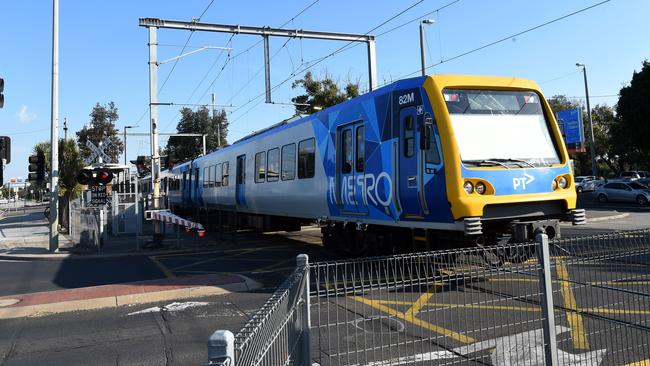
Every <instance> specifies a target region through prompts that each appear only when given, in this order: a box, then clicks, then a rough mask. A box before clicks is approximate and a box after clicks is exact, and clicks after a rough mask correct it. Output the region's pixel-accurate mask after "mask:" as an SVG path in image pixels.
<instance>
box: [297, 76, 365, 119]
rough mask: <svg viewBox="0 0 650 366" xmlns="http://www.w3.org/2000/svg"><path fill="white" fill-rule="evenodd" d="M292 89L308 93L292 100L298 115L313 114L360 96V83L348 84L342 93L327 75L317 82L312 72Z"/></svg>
mask: <svg viewBox="0 0 650 366" xmlns="http://www.w3.org/2000/svg"><path fill="white" fill-rule="evenodd" d="M291 87H292V88H298V87H302V88H303V89H304V90H305V93H306V94H302V95H298V96H296V97H294V98H291V101H292V102H293V103H295V104H296V114H312V113H314V112H316V111H318V110H320V109H323V108H327V107H331V106H333V105H336V104H339V103H341V102H344V101H346V100H348V99H350V98H354V97H356V96H358V95H359V82H358V81H357V82H356V83H353V82H348V83H347V85H346V86H345V89H344V91H341V90H339V87H338V85H337V84H336V82H334V81H333V80H332V78H331V77H330V76H329V75H328V74H327V73H326V74H325V76H324V77H323V78H322V79H320V80H316V79H314V76H313V75H312V73H311V71H307V73H306V74H305V77H303V78H302V79H298V80H295V81H294V82H293V85H292V86H291Z"/></svg>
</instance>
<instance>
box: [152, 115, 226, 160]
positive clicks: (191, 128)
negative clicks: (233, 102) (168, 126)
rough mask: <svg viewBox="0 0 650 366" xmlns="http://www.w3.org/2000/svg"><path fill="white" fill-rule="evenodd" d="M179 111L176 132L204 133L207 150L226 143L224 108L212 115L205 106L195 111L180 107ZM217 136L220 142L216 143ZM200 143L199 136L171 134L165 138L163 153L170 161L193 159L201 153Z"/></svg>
mask: <svg viewBox="0 0 650 366" xmlns="http://www.w3.org/2000/svg"><path fill="white" fill-rule="evenodd" d="M180 112H181V120H180V121H179V122H178V125H177V126H176V131H177V132H178V133H198V134H205V135H206V138H205V140H206V141H205V142H206V150H207V151H210V150H214V149H216V148H217V147H218V146H225V145H227V141H228V140H227V137H228V118H227V115H226V111H225V110H221V111H219V112H217V113H215V115H214V117H212V116H210V111H209V110H208V108H206V107H201V108H199V109H198V110H197V111H193V110H192V109H190V108H182V109H181V111H180ZM219 136H220V143H218V141H219ZM202 144H203V142H202V138H201V137H186V136H172V137H170V138H169V140H167V147H166V148H165V152H164V153H166V154H167V155H168V156H169V159H170V160H171V161H172V162H178V161H183V160H186V159H193V158H195V157H197V156H199V155H201V154H202V153H203V146H202Z"/></svg>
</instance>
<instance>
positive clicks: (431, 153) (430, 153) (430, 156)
mask: <svg viewBox="0 0 650 366" xmlns="http://www.w3.org/2000/svg"><path fill="white" fill-rule="evenodd" d="M427 129H428V130H429V141H430V144H429V150H427V151H426V154H425V155H426V162H427V163H431V164H440V153H439V152H438V145H436V136H435V134H434V133H433V132H434V131H433V126H427Z"/></svg>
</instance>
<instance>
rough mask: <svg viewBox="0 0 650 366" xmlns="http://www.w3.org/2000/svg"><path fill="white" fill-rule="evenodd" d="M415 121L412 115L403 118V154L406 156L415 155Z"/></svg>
mask: <svg viewBox="0 0 650 366" xmlns="http://www.w3.org/2000/svg"><path fill="white" fill-rule="evenodd" d="M414 125H415V123H414V121H413V116H406V117H405V118H404V156H405V157H407V158H410V157H412V156H413V155H415V126H414Z"/></svg>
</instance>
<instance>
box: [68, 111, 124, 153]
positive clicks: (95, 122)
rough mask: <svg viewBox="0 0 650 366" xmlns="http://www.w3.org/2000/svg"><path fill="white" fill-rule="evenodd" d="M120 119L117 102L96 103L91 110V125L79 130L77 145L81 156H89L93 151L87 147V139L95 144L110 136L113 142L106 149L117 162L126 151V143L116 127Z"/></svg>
mask: <svg viewBox="0 0 650 366" xmlns="http://www.w3.org/2000/svg"><path fill="white" fill-rule="evenodd" d="M118 119H119V115H118V113H117V107H116V106H115V103H113V102H108V104H107V105H104V106H103V105H100V104H99V103H97V104H95V106H94V107H93V110H92V112H90V121H89V127H86V126H84V128H82V129H81V130H79V131H78V132H77V145H78V146H79V151H80V153H81V158H82V159H86V158H88V157H89V156H90V155H91V154H92V152H91V150H90V149H89V148H88V147H86V141H90V142H92V143H93V144H95V146H97V145H98V144H99V143H100V142H103V141H104V139H106V138H108V139H109V140H110V142H111V144H110V146H108V148H106V149H104V152H105V153H106V155H108V156H110V157H111V159H113V162H117V161H118V158H119V156H120V154H121V153H122V152H123V151H124V144H123V142H122V140H120V138H119V137H118V135H117V134H118V131H117V129H116V128H115V122H116V121H117V120H118Z"/></svg>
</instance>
